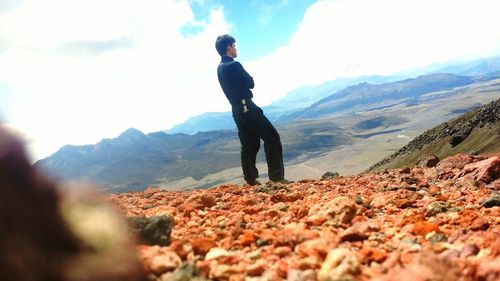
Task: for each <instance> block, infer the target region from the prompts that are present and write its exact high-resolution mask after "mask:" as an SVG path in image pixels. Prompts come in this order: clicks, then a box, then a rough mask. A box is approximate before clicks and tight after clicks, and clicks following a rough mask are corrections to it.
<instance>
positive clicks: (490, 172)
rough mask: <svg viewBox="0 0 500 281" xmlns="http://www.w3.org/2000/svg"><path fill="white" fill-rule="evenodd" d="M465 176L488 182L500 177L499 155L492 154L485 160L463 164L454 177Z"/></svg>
mask: <svg viewBox="0 0 500 281" xmlns="http://www.w3.org/2000/svg"><path fill="white" fill-rule="evenodd" d="M462 177H466V178H469V179H474V180H477V181H482V182H484V183H490V182H492V181H494V180H496V179H498V178H499V177H500V157H498V156H494V157H490V158H488V159H486V160H482V161H479V162H475V163H470V164H467V165H465V167H464V168H463V170H462V171H461V172H460V173H459V174H458V175H457V176H456V178H462Z"/></svg>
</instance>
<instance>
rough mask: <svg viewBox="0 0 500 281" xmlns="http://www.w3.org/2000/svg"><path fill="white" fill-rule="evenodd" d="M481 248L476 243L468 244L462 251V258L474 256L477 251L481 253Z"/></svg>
mask: <svg viewBox="0 0 500 281" xmlns="http://www.w3.org/2000/svg"><path fill="white" fill-rule="evenodd" d="M480 250H481V249H479V247H478V246H477V245H476V244H467V245H465V246H464V247H463V248H462V251H461V252H460V257H461V258H467V257H470V256H474V255H476V254H477V253H479V251H480Z"/></svg>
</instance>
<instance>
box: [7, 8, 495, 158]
mask: <svg viewBox="0 0 500 281" xmlns="http://www.w3.org/2000/svg"><path fill="white" fill-rule="evenodd" d="M8 1H9V7H8V9H3V10H1V11H0V15H1V17H0V65H1V66H2V67H0V82H1V83H3V84H5V85H6V87H4V88H8V92H3V93H0V94H2V95H6V96H7V97H6V98H5V97H2V99H1V100H2V103H3V102H6V105H4V104H2V108H1V109H0V111H2V113H0V114H4V115H3V118H6V119H7V120H5V121H6V122H8V123H9V126H12V127H15V128H17V130H19V131H21V132H23V134H25V135H26V138H27V140H28V141H31V142H32V145H31V148H32V149H33V150H34V151H35V157H44V156H47V155H48V154H50V153H53V152H55V151H56V150H57V149H58V148H59V147H60V146H62V145H64V144H87V143H95V142H98V141H99V140H100V139H102V138H110V137H115V136H117V135H118V134H120V133H121V132H123V131H124V130H125V129H127V128H129V127H136V128H138V129H140V130H142V131H144V132H152V131H159V130H162V129H167V128H169V127H170V126H172V125H174V124H177V123H179V122H181V121H183V120H185V119H187V118H188V117H190V116H192V115H195V114H200V113H202V112H206V111H226V110H228V103H227V101H226V100H225V97H224V95H223V94H222V92H221V90H220V87H219V85H218V82H217V79H216V75H215V69H216V66H217V63H218V61H219V58H218V56H217V54H216V52H215V49H214V40H215V38H216V36H217V35H219V34H222V33H230V31H231V25H230V23H228V22H227V20H226V19H225V18H224V11H223V10H222V8H218V9H216V10H213V11H212V12H211V15H210V17H209V18H208V19H206V20H204V21H198V20H196V19H195V18H194V15H193V12H192V10H191V9H190V7H189V4H188V1H187V0H184V1H170V0H148V1H134V0H106V1H102V0H72V1H68V0H44V1H38V0H24V1H22V0H19V1H15V0H8ZM199 2H200V3H204V1H199ZM497 6H498V5H497V1H496V0H470V1H469V0H467V1H465V0H464V1H460V0H434V1H431V0H418V1H409V0H376V1H375V0H338V1H318V2H317V3H315V4H314V5H312V6H311V7H310V8H309V9H308V10H307V13H306V15H305V17H304V20H303V22H302V23H301V24H300V26H299V28H298V30H297V32H296V33H295V34H294V35H293V36H292V37H291V38H290V41H289V42H288V45H286V46H283V47H281V48H280V49H278V50H276V52H274V53H273V54H271V55H269V56H267V57H264V58H261V59H259V60H256V61H253V62H248V63H244V65H245V67H246V68H247V70H248V71H249V72H250V74H252V75H253V76H254V78H255V80H256V89H255V91H254V93H255V96H256V102H257V103H258V104H259V105H265V104H267V103H269V102H270V101H272V100H275V99H277V98H280V97H282V96H284V95H285V94H286V93H287V92H288V91H289V90H292V89H294V88H296V87H298V86H301V85H304V84H316V83H321V82H323V81H325V80H329V79H334V78H335V77H338V76H353V75H364V74H374V73H378V74H390V73H392V72H395V71H398V70H402V69H406V68H412V67H418V66H424V65H427V64H429V63H434V62H442V61H448V60H453V59H460V58H474V57H479V56H483V55H489V54H491V53H493V52H494V51H499V46H500V33H499V32H498V31H497V29H498V28H497V27H498V26H500V17H498V16H497V11H498V9H497ZM185 25H189V26H193V27H197V29H196V30H198V31H199V32H198V33H192V34H187V35H186V34H184V35H183V34H181V33H180V32H179V30H180V28H181V27H182V26H185ZM240 56H241V57H242V58H244V57H245V55H244V54H242V53H241V54H240ZM4 106H6V107H7V109H6V110H4V109H3V107H4Z"/></svg>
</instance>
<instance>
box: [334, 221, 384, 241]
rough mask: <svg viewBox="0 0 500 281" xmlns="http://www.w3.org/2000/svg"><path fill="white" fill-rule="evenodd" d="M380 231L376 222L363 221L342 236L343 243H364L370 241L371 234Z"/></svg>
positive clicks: (355, 224)
mask: <svg viewBox="0 0 500 281" xmlns="http://www.w3.org/2000/svg"><path fill="white" fill-rule="evenodd" d="M377 230H379V226H378V225H377V224H376V223H374V222H368V221H361V222H356V223H354V224H353V225H352V226H351V227H349V228H348V229H346V230H345V231H344V232H342V234H341V235H340V240H341V241H362V240H365V239H368V237H369V236H370V233H371V232H373V231H377Z"/></svg>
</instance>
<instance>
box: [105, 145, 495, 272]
mask: <svg viewBox="0 0 500 281" xmlns="http://www.w3.org/2000/svg"><path fill="white" fill-rule="evenodd" d="M499 176H500V157H498V156H493V157H489V158H486V157H481V156H470V155H463V154H459V155H456V156H454V157H450V158H446V159H444V160H441V161H440V162H439V163H437V165H436V163H432V161H429V162H423V163H422V164H421V166H419V167H413V168H403V169H397V170H389V171H382V172H377V173H365V174H360V175H356V176H349V177H334V178H331V179H323V180H302V181H299V182H296V183H292V184H288V185H281V184H270V183H268V184H263V185H261V186H256V187H251V186H237V185H222V186H217V187H213V188H210V189H206V190H192V191H183V192H181V191H179V192H172V191H163V190H159V189H155V188H148V189H147V190H145V191H144V192H131V193H122V194H112V195H106V196H105V197H106V199H107V200H108V201H111V202H113V203H114V204H116V205H117V206H118V207H119V210H120V211H121V213H122V214H123V215H125V216H126V217H128V218H129V219H134V218H135V217H147V218H150V219H151V220H152V221H154V222H156V223H158V222H163V224H162V227H163V228H165V227H166V226H168V223H165V221H167V222H168V221H171V222H172V221H173V227H172V228H171V229H168V230H163V231H162V233H159V238H160V239H156V240H155V239H152V240H151V241H149V242H147V243H144V244H142V245H138V246H137V252H138V254H139V257H140V260H141V261H142V265H143V267H144V269H145V270H146V272H147V274H148V278H149V279H150V280H206V279H209V280H325V281H326V280H332V281H333V280H337V281H340V280H398V281H399V280H415V281H417V280H481V281H493V280H500V193H499V192H500V179H499ZM170 225H171V224H170ZM143 230H144V229H143ZM146 230H147V231H146V232H150V233H154V232H155V230H154V226H152V228H151V229H146ZM169 231H171V233H170V236H168V232H169ZM156 234H157V235H158V233H156ZM162 235H163V236H162ZM165 236H166V237H165ZM155 241H156V242H155ZM155 244H156V245H155Z"/></svg>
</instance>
